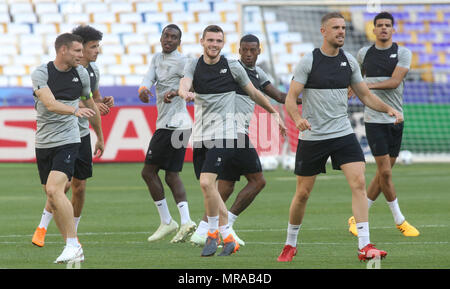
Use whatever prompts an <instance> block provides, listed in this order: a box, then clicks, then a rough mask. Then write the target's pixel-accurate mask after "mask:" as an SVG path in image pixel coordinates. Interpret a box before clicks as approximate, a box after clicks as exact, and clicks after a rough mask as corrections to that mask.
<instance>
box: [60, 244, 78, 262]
mask: <svg viewBox="0 0 450 289" xmlns="http://www.w3.org/2000/svg"><path fill="white" fill-rule="evenodd" d="M83 261H84V254H83V248H82V247H81V245H80V246H71V245H66V246H64V250H63V251H62V253H61V255H59V257H58V258H56V260H55V262H54V263H55V264H67V263H76V262H83Z"/></svg>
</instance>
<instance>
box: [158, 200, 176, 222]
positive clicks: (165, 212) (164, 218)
mask: <svg viewBox="0 0 450 289" xmlns="http://www.w3.org/2000/svg"><path fill="white" fill-rule="evenodd" d="M155 205H156V208H157V209H158V212H159V217H160V218H161V223H164V224H166V225H168V224H170V221H171V220H172V216H171V215H170V212H169V207H168V206H167V202H166V199H162V200H161V201H156V202H155Z"/></svg>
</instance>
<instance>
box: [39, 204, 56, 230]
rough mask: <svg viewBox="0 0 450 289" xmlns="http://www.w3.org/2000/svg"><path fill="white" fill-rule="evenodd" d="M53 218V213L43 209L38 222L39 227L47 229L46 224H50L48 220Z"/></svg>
mask: <svg viewBox="0 0 450 289" xmlns="http://www.w3.org/2000/svg"><path fill="white" fill-rule="evenodd" d="M52 218H53V214H52V213H50V212H49V211H47V210H46V209H44V211H43V212H42V217H41V222H40V223H39V226H38V227H39V228H45V229H46V230H47V227H48V225H49V224H50V221H51V220H52Z"/></svg>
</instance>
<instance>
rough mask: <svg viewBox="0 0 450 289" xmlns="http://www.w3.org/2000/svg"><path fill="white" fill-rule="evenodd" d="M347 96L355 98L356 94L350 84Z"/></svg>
mask: <svg viewBox="0 0 450 289" xmlns="http://www.w3.org/2000/svg"><path fill="white" fill-rule="evenodd" d="M347 97H348V99H352V98H356V94H355V92H354V91H353V89H352V87H351V86H349V87H348V92H347Z"/></svg>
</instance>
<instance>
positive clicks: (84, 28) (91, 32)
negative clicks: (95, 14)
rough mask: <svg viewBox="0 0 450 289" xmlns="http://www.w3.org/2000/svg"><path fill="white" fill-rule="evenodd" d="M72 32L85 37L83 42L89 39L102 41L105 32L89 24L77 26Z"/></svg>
mask: <svg viewBox="0 0 450 289" xmlns="http://www.w3.org/2000/svg"><path fill="white" fill-rule="evenodd" d="M72 33H73V34H75V35H78V36H80V37H81V38H83V44H86V43H88V42H89V41H100V40H102V38H103V33H101V32H100V31H98V30H97V29H95V28H94V27H92V26H89V25H80V26H77V27H75V28H74V29H73V30H72Z"/></svg>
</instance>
